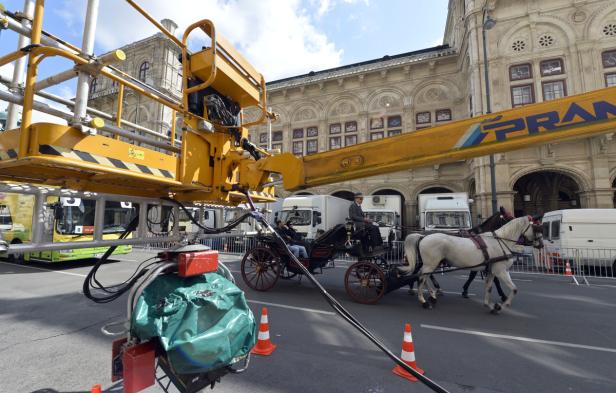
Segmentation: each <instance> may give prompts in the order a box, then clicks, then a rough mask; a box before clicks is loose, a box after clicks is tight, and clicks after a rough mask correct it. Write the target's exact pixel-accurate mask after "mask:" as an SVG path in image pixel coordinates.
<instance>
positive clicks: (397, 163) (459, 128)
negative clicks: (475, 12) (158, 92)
mask: <svg viewBox="0 0 616 393" xmlns="http://www.w3.org/2000/svg"><path fill="white" fill-rule="evenodd" d="M614 130H616V87H611V88H606V89H601V90H596V91H593V92H589V93H584V94H579V95H575V96H570V97H565V98H561V99H558V100H554V101H549V102H542V103H538V104H532V105H527V106H524V107H520V108H514V109H510V110H506V111H502V112H498V113H493V114H489V115H484V116H480V117H476V118H470V119H465V120H460V121H455V122H451V123H448V124H445V125H441V126H438V127H434V128H426V129H422V130H418V131H414V132H409V133H404V134H401V135H397V136H393V137H389V138H385V139H380V140H376V141H371V142H366V143H361V144H358V145H354V146H350V147H346V148H343V149H337V150H330V151H327V152H323V153H318V154H313V155H309V156H306V157H302V158H296V157H295V156H293V155H291V154H282V155H279V156H271V157H268V158H266V159H264V160H261V161H259V162H258V164H257V167H258V168H260V169H262V170H266V171H271V172H278V173H280V174H282V176H283V181H284V188H285V189H287V190H297V189H301V188H306V187H313V186H319V185H324V184H331V183H337V182H341V181H344V180H350V179H358V178H363V177H367V176H374V175H380V174H384V173H389V172H394V171H399V170H404V169H409V168H415V167H419V166H425V165H431V164H442V163H447V162H452V161H457V160H462V159H466V158H471V157H478V156H483V155H487V154H491V153H500V152H505V151H510V150H515V149H522V148H526V147H529V146H533V145H537V144H541V143H548V142H561V141H565V140H570V139H576V138H583V137H588V136H591V135H596V134H601V133H606V132H610V131H614Z"/></svg>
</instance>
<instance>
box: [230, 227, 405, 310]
mask: <svg viewBox="0 0 616 393" xmlns="http://www.w3.org/2000/svg"><path fill="white" fill-rule="evenodd" d="M257 240H258V241H257V245H256V246H255V247H253V248H252V249H250V250H248V251H247V252H246V254H245V255H244V258H243V259H242V265H241V270H242V278H243V279H244V282H246V284H247V285H248V286H249V287H250V288H252V289H254V290H257V291H268V290H270V289H272V288H273V287H274V285H276V282H277V281H278V279H280V278H282V279H292V278H294V277H296V276H300V277H301V274H302V270H301V269H300V268H299V267H298V266H297V265H296V262H294V261H293V259H292V258H291V257H290V256H289V253H288V251H287V249H286V247H285V246H284V245H283V244H282V243H280V241H279V240H278V239H277V237H276V236H275V235H274V234H271V233H262V234H259V235H258V237H257ZM372 244H373V242H372V241H371V239H369V238H368V235H367V233H365V232H364V231H362V230H354V229H353V225H352V224H350V223H347V224H339V225H336V226H335V227H334V228H332V229H330V230H329V231H327V232H325V233H323V234H322V235H321V236H319V237H318V238H316V239H315V240H314V241H312V242H304V243H303V245H304V246H305V248H306V251H307V253H308V258H299V261H300V262H301V263H302V264H303V265H304V266H305V267H306V268H307V269H308V270H309V271H310V272H319V273H321V272H322V271H323V270H324V269H327V268H331V267H334V264H335V262H334V261H335V259H336V258H337V257H340V256H343V255H345V254H346V255H350V256H352V257H356V258H357V260H358V261H357V262H355V263H353V264H352V265H351V266H349V267H348V269H347V270H346V273H345V276H344V285H345V289H346V292H347V294H348V295H349V296H350V297H351V298H352V299H353V300H354V301H356V302H358V303H363V304H375V303H376V302H378V301H379V300H380V299H381V298H382V297H383V296H384V295H385V294H386V293H387V292H389V291H391V290H394V289H398V288H400V287H402V286H404V285H408V284H409V283H410V282H411V280H410V279H408V278H406V279H403V278H400V277H399V275H398V269H397V267H398V266H400V264H401V263H402V261H399V260H395V259H394V258H390V257H388V256H389V255H388V253H389V251H390V250H391V245H389V246H385V247H383V246H380V247H379V246H374V247H373V246H372Z"/></svg>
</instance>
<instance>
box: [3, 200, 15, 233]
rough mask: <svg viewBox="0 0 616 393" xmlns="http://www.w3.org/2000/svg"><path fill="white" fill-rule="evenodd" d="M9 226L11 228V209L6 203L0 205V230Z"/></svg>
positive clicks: (7, 228)
mask: <svg viewBox="0 0 616 393" xmlns="http://www.w3.org/2000/svg"><path fill="white" fill-rule="evenodd" d="M11 228H13V219H12V218H11V209H10V208H9V206H8V205H0V230H9V229H11Z"/></svg>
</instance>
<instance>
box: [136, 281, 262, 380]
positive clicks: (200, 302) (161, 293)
mask: <svg viewBox="0 0 616 393" xmlns="http://www.w3.org/2000/svg"><path fill="white" fill-rule="evenodd" d="M255 327H256V324H255V319H254V316H253V315H252V312H251V311H250V308H248V305H247V304H246V299H245V298H244V293H243V292H242V290H240V289H239V288H238V287H237V286H235V284H233V283H232V282H231V281H229V280H227V279H226V278H224V277H222V276H221V275H219V274H217V273H206V274H203V275H200V276H195V277H188V278H182V277H178V276H177V275H175V274H167V275H163V276H159V277H157V278H156V279H155V280H154V281H153V282H152V283H151V284H150V285H148V287H147V288H146V289H145V290H144V291H143V293H142V294H141V296H140V297H139V300H138V302H137V306H136V307H135V309H134V311H133V314H132V318H131V334H132V335H133V336H135V337H137V338H139V339H140V340H148V339H150V338H155V337H160V343H161V345H162V347H163V348H164V349H165V350H166V351H167V357H168V359H169V363H170V364H171V366H172V367H173V368H174V369H175V371H176V372H177V373H178V374H193V373H204V372H207V371H210V370H216V369H219V368H221V367H224V366H227V365H230V364H233V363H236V362H237V361H239V360H241V359H242V358H243V357H245V356H246V355H247V354H248V353H249V352H250V350H251V349H252V347H253V346H254V345H255V339H256V336H255V332H256V329H255Z"/></svg>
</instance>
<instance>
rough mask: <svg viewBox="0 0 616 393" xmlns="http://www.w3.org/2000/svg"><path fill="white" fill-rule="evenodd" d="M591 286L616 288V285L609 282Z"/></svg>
mask: <svg viewBox="0 0 616 393" xmlns="http://www.w3.org/2000/svg"><path fill="white" fill-rule="evenodd" d="M590 286H593V287H605V288H616V285H609V284H590Z"/></svg>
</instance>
